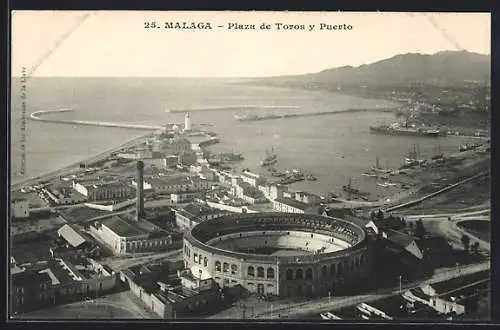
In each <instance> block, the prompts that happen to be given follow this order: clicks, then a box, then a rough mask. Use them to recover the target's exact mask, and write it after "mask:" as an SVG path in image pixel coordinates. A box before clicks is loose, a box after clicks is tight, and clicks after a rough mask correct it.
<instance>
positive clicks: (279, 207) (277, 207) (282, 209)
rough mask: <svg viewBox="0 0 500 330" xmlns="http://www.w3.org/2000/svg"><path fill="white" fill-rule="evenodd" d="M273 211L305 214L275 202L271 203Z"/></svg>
mask: <svg viewBox="0 0 500 330" xmlns="http://www.w3.org/2000/svg"><path fill="white" fill-rule="evenodd" d="M273 210H275V211H278V212H285V213H300V214H302V213H305V212H304V210H301V209H297V208H295V207H293V206H290V205H288V204H285V203H281V202H278V201H275V200H274V201H273Z"/></svg>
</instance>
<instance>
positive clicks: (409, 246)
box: [382, 229, 424, 260]
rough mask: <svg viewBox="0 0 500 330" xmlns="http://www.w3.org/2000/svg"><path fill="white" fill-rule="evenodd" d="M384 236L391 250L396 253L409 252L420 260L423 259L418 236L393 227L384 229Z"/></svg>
mask: <svg viewBox="0 0 500 330" xmlns="http://www.w3.org/2000/svg"><path fill="white" fill-rule="evenodd" d="M382 237H384V238H385V239H386V240H387V243H388V244H387V245H386V247H387V248H388V249H389V250H392V251H393V252H395V253H401V252H403V253H405V254H409V255H411V256H413V257H414V258H416V259H418V260H422V259H423V257H424V256H423V253H422V250H420V248H419V246H418V244H417V241H418V238H416V237H413V236H410V235H407V234H405V233H402V232H399V231H396V230H392V229H389V230H386V231H384V232H383V233H382Z"/></svg>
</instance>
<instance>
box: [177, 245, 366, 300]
mask: <svg viewBox="0 0 500 330" xmlns="http://www.w3.org/2000/svg"><path fill="white" fill-rule="evenodd" d="M183 254H184V261H185V263H186V267H190V266H191V265H193V264H197V265H198V266H200V267H201V268H203V269H204V270H206V271H207V272H209V273H210V274H212V276H213V278H214V280H215V282H216V283H218V284H219V286H221V287H231V286H235V285H238V284H240V285H242V286H243V287H245V288H246V289H247V290H249V291H250V292H255V293H259V294H271V295H279V296H297V295H326V294H327V293H328V291H331V292H335V290H336V289H337V287H341V286H342V285H343V284H347V283H354V282H356V281H359V280H362V279H364V278H366V277H367V276H368V275H369V272H370V270H371V267H372V254H371V251H370V250H368V248H367V247H366V246H365V247H360V248H359V249H358V250H355V251H352V252H351V253H347V254H345V255H346V256H345V257H344V256H341V257H330V258H328V259H324V260H322V259H316V260H311V261H308V262H302V261H300V257H290V262H289V263H284V264H283V263H280V264H279V265H277V264H276V261H263V260H261V261H259V260H258V256H256V257H255V259H253V260H246V259H241V258H240V257H236V256H235V257H231V256H226V255H217V254H213V253H210V252H205V251H203V250H201V249H199V248H197V247H195V246H192V245H191V244H190V243H189V242H187V241H186V240H184V250H183ZM200 256H201V258H200ZM195 257H196V259H195ZM195 260H198V262H195ZM225 263H226V264H227V265H226V266H225V265H224V264H225ZM233 265H234V266H233ZM249 267H253V270H254V272H253V274H254V275H253V276H252V275H251V272H250V273H249V269H248V268H249ZM259 267H262V268H263V269H264V271H265V276H264V277H259V276H258V268H259ZM269 268H273V269H274V277H272V278H268V277H267V269H269ZM289 269H290V270H291V271H292V277H291V278H289V277H287V272H289ZM308 269H310V271H309V272H310V273H311V274H312V277H311V278H306V273H307V272H308ZM297 271H299V273H300V271H302V279H300V276H297ZM299 275H300V274H299Z"/></svg>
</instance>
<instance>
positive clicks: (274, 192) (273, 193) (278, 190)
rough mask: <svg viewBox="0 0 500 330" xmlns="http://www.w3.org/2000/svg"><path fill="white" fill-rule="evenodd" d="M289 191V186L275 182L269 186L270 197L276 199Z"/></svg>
mask: <svg viewBox="0 0 500 330" xmlns="http://www.w3.org/2000/svg"><path fill="white" fill-rule="evenodd" d="M287 191H288V186H285V185H280V184H273V185H271V186H270V187H269V199H270V200H272V201H273V200H275V199H278V198H283V197H284V193H285V192H287Z"/></svg>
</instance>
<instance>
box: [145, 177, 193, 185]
mask: <svg viewBox="0 0 500 330" xmlns="http://www.w3.org/2000/svg"><path fill="white" fill-rule="evenodd" d="M147 181H148V182H149V183H150V184H151V186H153V187H159V186H178V185H187V184H191V182H192V181H191V179H188V178H187V177H184V176H176V177H169V176H160V177H154V178H148V179H147Z"/></svg>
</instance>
